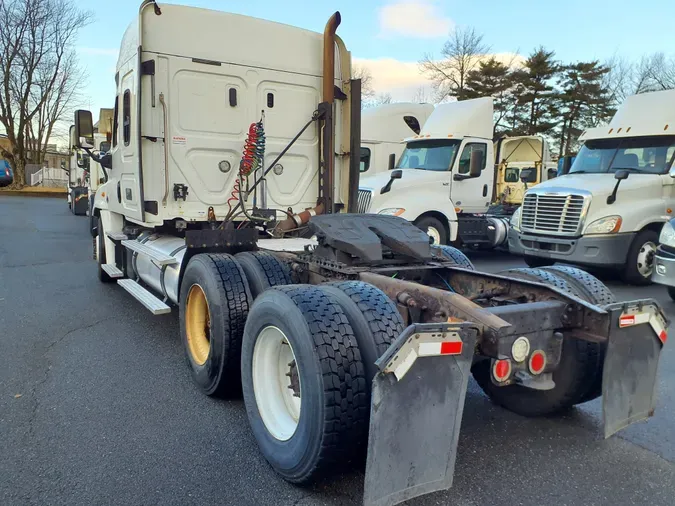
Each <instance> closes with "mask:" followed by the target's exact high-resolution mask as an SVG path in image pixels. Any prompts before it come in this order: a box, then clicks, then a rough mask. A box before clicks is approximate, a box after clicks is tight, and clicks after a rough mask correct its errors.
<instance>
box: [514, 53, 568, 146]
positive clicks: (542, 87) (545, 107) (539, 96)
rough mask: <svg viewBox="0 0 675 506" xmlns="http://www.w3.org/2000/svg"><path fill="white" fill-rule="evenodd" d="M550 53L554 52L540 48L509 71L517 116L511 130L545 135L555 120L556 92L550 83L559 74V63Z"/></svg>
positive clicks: (553, 81) (556, 120)
mask: <svg viewBox="0 0 675 506" xmlns="http://www.w3.org/2000/svg"><path fill="white" fill-rule="evenodd" d="M554 56H555V52H554V51H547V50H546V49H544V48H543V47H540V48H538V49H536V50H535V51H534V52H533V53H532V54H531V55H530V56H529V57H528V58H527V60H525V63H524V64H523V67H522V68H521V69H518V70H516V71H514V72H513V81H514V85H515V86H516V89H517V96H518V100H517V103H516V107H517V109H518V117H517V118H516V121H515V122H514V123H516V124H514V127H515V128H514V130H515V132H514V133H517V134H520V135H537V134H546V133H549V132H551V130H552V129H553V128H554V127H555V126H556V124H557V123H558V118H557V115H558V110H557V92H556V90H555V88H554V84H555V78H556V76H557V75H558V74H559V73H560V65H559V64H558V63H557V62H556V61H555V59H554Z"/></svg>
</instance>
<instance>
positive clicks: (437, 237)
mask: <svg viewBox="0 0 675 506" xmlns="http://www.w3.org/2000/svg"><path fill="white" fill-rule="evenodd" d="M427 234H429V237H431V238H432V239H433V240H434V244H441V233H440V232H439V231H438V229H437V228H436V227H429V228H427Z"/></svg>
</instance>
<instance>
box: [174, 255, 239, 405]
mask: <svg viewBox="0 0 675 506" xmlns="http://www.w3.org/2000/svg"><path fill="white" fill-rule="evenodd" d="M250 301H251V293H250V292H249V289H248V286H247V284H246V278H245V277H244V271H243V270H242V268H241V266H240V265H239V264H238V263H237V262H236V261H235V259H234V258H233V257H232V256H231V255H227V254H200V255H195V256H194V257H192V258H191V259H190V261H189V262H188V265H187V267H186V269H185V274H184V275H183V280H182V282H181V288H180V298H179V314H180V329H181V338H182V341H183V346H184V348H185V354H186V358H187V362H188V365H189V366H190V370H191V371H192V378H193V379H194V381H195V383H196V384H197V386H199V388H200V389H201V390H202V392H204V393H205V394H206V395H226V394H227V395H233V394H236V393H238V391H239V390H240V362H239V361H240V353H241V339H242V336H243V334H244V325H245V323H246V317H247V316H248V310H249V304H250Z"/></svg>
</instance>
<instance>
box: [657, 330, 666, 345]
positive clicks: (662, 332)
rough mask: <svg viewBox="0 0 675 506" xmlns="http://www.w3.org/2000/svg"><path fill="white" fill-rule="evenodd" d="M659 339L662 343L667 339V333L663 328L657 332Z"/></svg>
mask: <svg viewBox="0 0 675 506" xmlns="http://www.w3.org/2000/svg"><path fill="white" fill-rule="evenodd" d="M659 339H660V340H661V342H662V343H663V344H666V341H667V340H668V333H667V332H666V331H665V330H662V331H661V333H660V334H659Z"/></svg>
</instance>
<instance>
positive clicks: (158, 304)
mask: <svg viewBox="0 0 675 506" xmlns="http://www.w3.org/2000/svg"><path fill="white" fill-rule="evenodd" d="M117 284H118V285H120V286H121V287H122V288H124V289H125V290H126V291H127V292H129V293H130V294H131V295H132V296H133V297H134V298H135V299H136V300H137V301H138V302H140V303H141V304H143V305H144V306H145V307H146V308H147V309H148V311H150V312H151V313H152V314H154V315H158V314H166V313H170V312H171V308H170V307H169V306H167V305H166V304H164V302H162V301H161V300H159V299H158V298H157V297H155V296H154V295H153V294H151V293H150V292H149V291H147V290H146V289H145V288H143V287H142V286H141V285H139V284H138V283H136V282H135V281H134V280H133V279H120V280H118V281H117Z"/></svg>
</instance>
